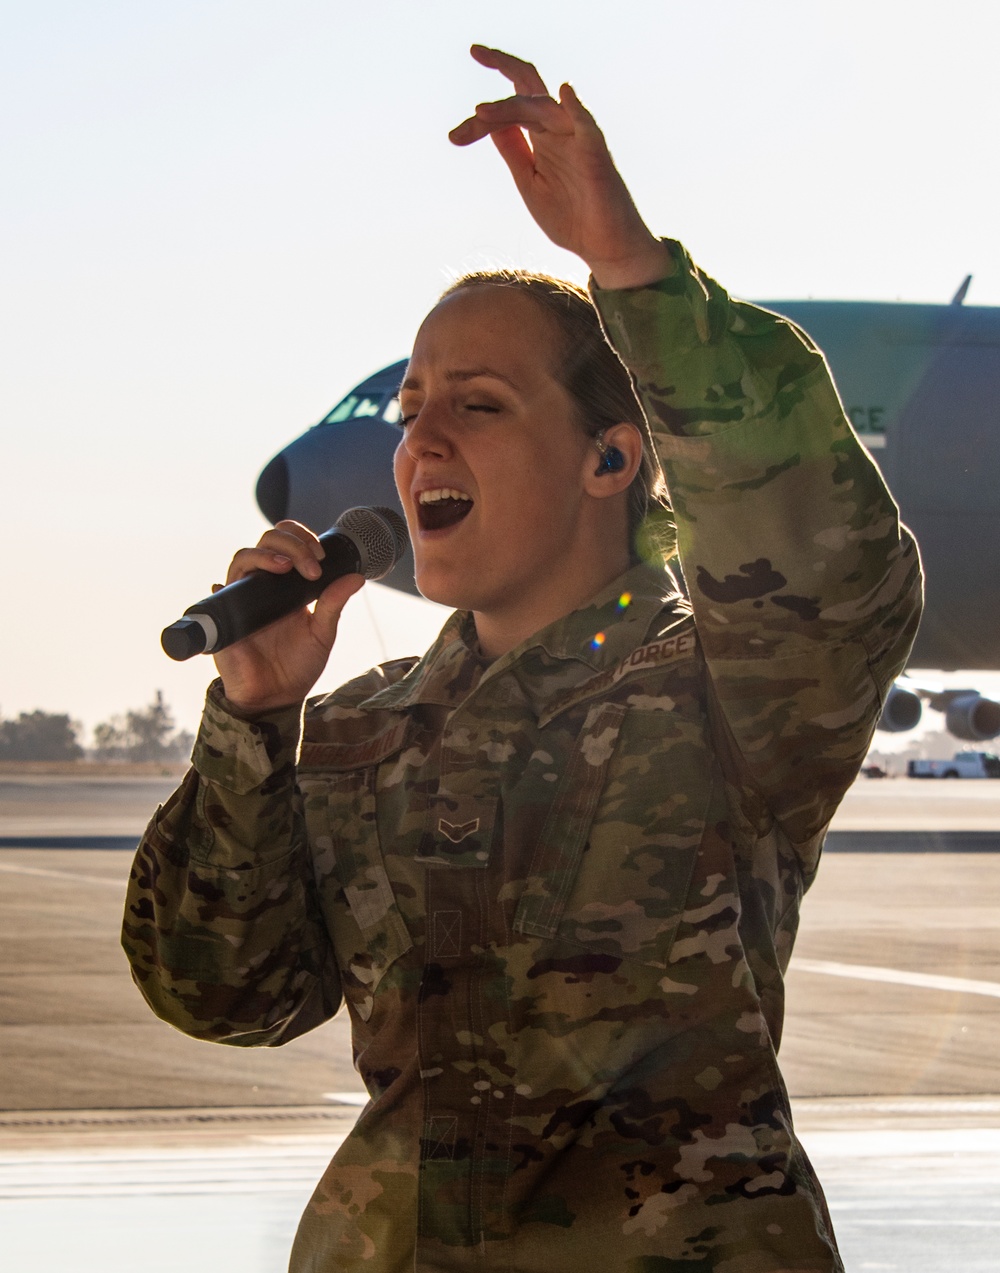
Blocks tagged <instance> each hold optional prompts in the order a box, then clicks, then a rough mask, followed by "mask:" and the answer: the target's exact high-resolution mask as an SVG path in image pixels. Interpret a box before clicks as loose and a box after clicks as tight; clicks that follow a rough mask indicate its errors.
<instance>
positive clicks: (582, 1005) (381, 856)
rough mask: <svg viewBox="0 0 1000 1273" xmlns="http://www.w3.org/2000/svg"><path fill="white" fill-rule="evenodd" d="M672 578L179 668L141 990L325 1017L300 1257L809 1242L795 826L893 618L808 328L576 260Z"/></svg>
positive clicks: (543, 1253) (874, 705) (476, 1262)
mask: <svg viewBox="0 0 1000 1273" xmlns="http://www.w3.org/2000/svg"><path fill="white" fill-rule="evenodd" d="M596 302H597V304H598V306H599V308H600V312H601V314H602V317H603V320H604V322H605V326H606V329H607V332H608V335H609V338H610V339H611V341H612V343H613V344H614V345H615V348H616V349H617V350H618V351H619V353H620V355H621V357H622V359H623V361H625V362H626V364H627V366H628V367H629V369H630V371H631V372H632V374H633V376H634V379H635V383H636V386H637V390H638V392H639V393H640V395H641V398H642V401H643V403H644V406H645V409H646V412H647V414H648V418H649V421H650V424H651V428H652V431H653V434H654V436H655V439H656V445H657V449H658V451H659V454H660V456H661V460H662V463H663V466H664V470H665V473H666V476H667V479H668V484H669V488H670V493H671V497H672V502H673V506H674V509H675V512H676V517H677V524H678V536H679V550H680V558H681V562H682V565H683V568H684V573H685V576H686V578H687V580H688V581H689V586H690V594H691V603H690V605H689V604H688V603H687V602H685V601H684V600H683V599H682V598H680V597H678V596H676V595H673V596H670V595H666V594H667V593H668V591H669V590H668V588H667V579H666V576H665V575H664V574H663V573H662V572H656V571H653V570H651V569H649V568H647V567H645V566H638V567H635V568H634V569H632V570H631V571H630V572H629V573H628V574H626V575H625V576H624V577H622V578H621V579H619V580H617V581H616V582H615V583H614V584H613V585H612V586H611V587H610V588H608V589H607V591H606V592H605V593H604V594H602V595H600V596H598V597H597V598H595V599H594V600H593V602H592V603H591V604H589V605H587V606H585V607H584V608H583V609H581V610H579V611H577V612H575V613H573V614H570V615H568V616H566V617H565V618H563V619H560V620H559V621H558V622H556V623H554V624H552V625H551V626H550V627H548V628H546V629H544V630H543V631H541V632H539V633H538V634H537V635H535V636H534V637H532V638H531V639H530V640H528V641H526V642H525V643H524V644H523V645H522V646H520V647H519V648H518V649H516V650H513V651H511V652H510V653H509V654H506V655H505V656H503V657H502V658H500V659H497V660H496V661H495V662H493V663H492V664H485V663H484V662H483V661H482V660H481V659H480V658H478V657H477V655H476V653H475V649H474V645H473V640H472V638H473V636H474V633H473V629H472V627H471V623H470V619H469V616H467V615H462V614H458V615H455V616H453V617H452V618H451V619H450V620H449V621H448V622H447V624H446V625H445V628H444V630H443V631H442V633H441V635H440V637H439V638H438V640H437V641H436V643H435V644H434V645H433V646H432V648H431V649H430V650H429V651H428V653H427V654H426V655H425V656H424V657H423V658H422V659H421V660H419V661H418V662H417V661H413V660H406V661H401V662H395V663H391V664H388V665H386V666H384V667H382V668H379V669H376V670H374V671H372V672H370V673H369V674H368V675H367V676H364V677H362V678H360V679H359V680H356V681H354V682H352V683H350V684H349V685H347V686H345V687H344V688H343V689H341V690H339V691H337V692H336V693H334V694H331V695H329V696H327V697H325V698H320V699H317V700H314V701H312V702H311V703H310V704H309V706H308V708H307V711H306V714H305V725H304V734H303V740H302V743H301V752H300V754H298V755H297V750H298V748H299V721H298V713H297V712H296V711H295V710H294V709H290V710H285V711H283V712H281V711H279V712H275V713H272V714H270V715H268V716H265V717H258V718H256V719H254V720H252V721H249V720H247V721H245V720H241V719H238V717H237V715H236V714H234V713H233V712H232V711H230V710H228V708H227V704H226V701H225V700H224V698H222V696H221V694H220V691H219V689H218V688H217V687H216V688H215V689H213V690H212V691H211V692H210V694H209V699H208V706H207V711H206V715H205V719H204V723H203V726H202V730H201V734H200V737H199V739H198V742H197V745H196V748H195V755H194V769H193V771H192V772H191V773H190V774H189V775H188V778H187V779H186V780H185V782H184V784H183V786H182V787H181V788H180V790H179V792H178V793H177V794H176V795H175V796H174V797H173V798H172V800H171V801H170V802H169V803H168V804H167V805H166V806H165V807H164V808H163V809H162V810H160V811H158V813H157V816H156V817H155V818H154V820H153V822H152V824H151V825H150V828H149V830H148V831H147V833H146V836H145V838H144V840H143V843H142V844H141V846H140V849H139V852H138V856H137V858H136V862H135V867H134V871H133V876H132V883H131V890H130V894H129V899H128V903H127V911H126V920H125V938H124V941H125V945H126V948H127V950H128V953H129V956H130V959H131V962H132V967H133V970H134V975H135V978H136V980H137V982H138V984H139V986H140V987H141V989H142V991H143V993H144V994H145V995H146V997H147V999H148V1000H149V1002H150V1004H151V1005H152V1007H153V1008H154V1010H155V1011H156V1012H157V1013H159V1014H160V1015H161V1016H163V1017H165V1018H166V1019H167V1020H169V1021H171V1022H172V1023H173V1024H174V1025H176V1026H179V1027H180V1028H181V1029H183V1030H185V1031H187V1032H188V1033H190V1034H193V1035H195V1036H197V1037H200V1038H204V1039H211V1040H217V1041H220V1042H224V1043H230V1044H236V1045H256V1044H265V1045H270V1044H279V1043H283V1042H285V1041H287V1040H288V1039H291V1038H294V1037H295V1036H297V1035H299V1034H301V1033H302V1032H304V1031H306V1030H308V1029H310V1028H311V1027H313V1026H315V1025H317V1024H318V1023H320V1022H322V1021H324V1020H325V1019H327V1018H328V1017H329V1016H330V1015H331V1014H332V1013H334V1012H335V1011H336V1010H337V1008H338V1006H339V1004H340V1003H341V997H342V996H343V999H344V1000H346V1003H347V1008H348V1011H349V1012H350V1015H351V1024H352V1028H353V1037H354V1049H355V1057H356V1064H357V1067H358V1069H359V1071H360V1073H361V1075H362V1077H363V1079H364V1082H365V1084H366V1086H367V1088H368V1091H369V1092H370V1094H371V1101H370V1103H369V1105H368V1106H367V1107H366V1108H365V1110H364V1111H363V1112H362V1114H361V1116H360V1119H359V1121H358V1123H357V1126H356V1129H355V1130H354V1131H353V1132H352V1134H351V1135H349V1136H348V1138H347V1139H346V1141H345V1143H344V1144H343V1146H342V1147H341V1148H340V1149H339V1150H338V1152H337V1154H336V1156H335V1158H334V1160H333V1162H332V1163H331V1165H330V1167H329V1169H328V1170H327V1172H326V1173H325V1175H324V1176H323V1178H322V1180H321V1181H320V1183H319V1185H318V1187H317V1190H316V1192H315V1194H314V1196H313V1198H312V1200H311V1202H310V1204H309V1206H308V1209H307V1211H306V1214H305V1216H304V1217H303V1220H302V1224H301V1226H300V1229H299V1233H298V1237H297V1239H296V1243H295V1247H294V1250H293V1254H292V1269H293V1270H295V1271H296V1273H329V1271H331V1270H337V1269H340V1270H364V1269H371V1270H374V1271H377V1273H397V1271H399V1273H401V1271H402V1270H413V1269H416V1270H419V1271H420V1273H430V1271H432V1270H433V1271H435V1273H441V1271H443V1270H473V1269H476V1270H480V1269H483V1270H485V1269H495V1270H504V1271H505V1273H561V1271H563V1270H565V1271H566V1273H569V1271H570V1270H572V1271H573V1273H577V1271H578V1270H579V1269H581V1268H596V1269H601V1270H621V1271H622V1273H680V1271H681V1270H688V1269H704V1270H709V1269H711V1270H713V1271H714V1273H776V1271H778V1270H797V1271H799V1273H803V1271H806V1270H808V1271H809V1273H818V1271H819V1270H837V1269H840V1268H841V1265H840V1261H839V1258H838V1256H837V1254H836V1247H835V1243H834V1239H833V1236H832V1233H831V1231H830V1227H829V1220H828V1217H827V1214H826V1209H825V1205H824V1203H823V1199H822V1194H821V1192H820V1189H819V1186H818V1184H817V1182H816V1180H815V1177H814V1175H813V1173H812V1169H811V1167H810V1165H809V1163H808V1161H807V1159H806V1157H805V1156H804V1154H803V1152H802V1150H801V1147H800V1146H799V1144H798V1142H797V1141H796V1139H795V1136H794V1134H793V1131H792V1126H791V1119H790V1115H789V1107H788V1099H787V1095H786V1093H785V1089H784V1086H783V1084H782V1081H781V1078H780V1076H779V1073H778V1070H777V1066H776V1061H775V1054H776V1051H777V1047H778V1042H779V1039H780V1035H781V1025H782V1006H783V993H782V973H783V970H784V969H785V967H786V965H787V962H788V958H789V954H790V952H791V947H792V941H793V938H794V934H795V929H796V922H797V915H798V908H799V902H800V899H801V897H802V894H803V891H804V890H805V889H806V888H807V887H808V885H809V882H810V880H811V879H812V876H813V873H814V871H815V869H816V865H817V860H818V857H819V853H820V847H821V843H822V839H823V835H824V830H825V828H826V826H827V824H828V822H829V820H830V817H831V815H832V814H833V811H834V809H835V808H836V805H837V803H838V801H839V800H840V798H841V796H842V795H843V793H844V791H845V789H846V788H847V786H848V785H849V783H850V782H851V781H852V779H853V778H854V776H855V773H856V771H857V769H858V766H859V764H860V762H861V760H862V757H863V756H864V754H865V750H866V748H867V745H868V742H869V739H870V736H871V732H872V730H873V728H874V725H875V722H876V720H877V718H878V715H879V711H880V704H881V699H882V696H883V694H884V692H885V689H886V687H887V686H888V685H889V684H890V683H891V681H892V679H893V678H894V677H895V675H896V674H897V673H898V671H899V670H900V667H901V665H902V663H903V661H904V659H905V656H906V652H907V650H908V647H909V643H910V641H911V639H912V635H913V632H914V628H915V625H916V618H917V613H918V610H919V598H920V576H919V564H918V559H917V554H916V550H915V547H914V544H913V542H912V540H911V539H910V537H909V536H908V535H907V533H906V532H905V531H901V529H900V526H899V523H898V518H897V513H896V508H895V506H894V505H893V502H892V500H891V498H890V497H889V495H888V493H887V491H886V489H885V486H884V485H883V483H882V480H881V478H880V477H879V474H878V472H877V470H876V468H875V466H874V465H873V464H872V462H871V460H870V459H869V457H868V455H867V453H866V452H865V451H864V450H863V448H862V447H861V446H860V445H859V443H858V442H857V439H856V438H855V437H854V436H853V434H852V432H851V429H850V427H849V425H848V424H847V422H846V420H845V418H844V414H843V411H842V409H841V406H840V403H839V401H838V398H837V395H836V392H835V390H834V389H833V387H832V384H831V382H830V378H829V374H828V372H827V369H826V366H825V364H824V362H823V359H822V357H821V355H820V354H818V353H817V351H816V350H815V349H814V348H813V347H812V345H811V344H810V342H809V341H808V339H807V338H805V337H804V336H803V335H802V333H800V332H798V331H797V330H796V329H794V328H793V327H792V326H791V325H790V324H789V323H787V322H786V321H784V320H782V319H779V318H776V317H775V316H774V315H770V314H767V313H765V312H763V311H761V310H758V309H755V308H753V307H751V306H748V305H743V304H738V303H735V302H733V301H731V300H730V299H729V298H728V297H727V296H726V294H725V293H724V292H723V291H722V289H721V288H719V287H718V285H717V284H715V283H713V282H712V281H711V280H709V279H707V278H705V277H704V276H703V275H702V274H700V273H699V272H698V271H697V269H696V268H695V267H694V266H693V265H691V263H690V261H689V260H688V259H687V258H686V257H683V256H682V258H681V266H680V268H679V270H678V271H677V273H675V274H674V275H673V276H672V277H670V278H668V279H666V280H664V281H663V282H662V283H660V284H658V285H656V286H654V287H650V288H646V289H640V290H637V291H634V292H597V293H596Z"/></svg>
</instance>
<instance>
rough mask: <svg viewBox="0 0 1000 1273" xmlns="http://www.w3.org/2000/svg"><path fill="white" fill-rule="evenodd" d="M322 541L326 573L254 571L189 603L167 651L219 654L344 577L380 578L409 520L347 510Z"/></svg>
mask: <svg viewBox="0 0 1000 1273" xmlns="http://www.w3.org/2000/svg"><path fill="white" fill-rule="evenodd" d="M319 542H320V543H321V544H322V545H323V548H324V549H325V550H326V556H325V557H324V558H323V560H322V561H321V562H320V563H319V565H320V567H321V569H322V572H323V573H322V574H321V575H320V577H319V578H318V579H306V578H305V577H304V576H302V575H300V574H299V572H298V571H297V570H292V571H290V572H289V573H288V574H287V575H272V574H270V573H269V572H268V571H266V570H254V571H252V572H251V573H250V574H249V575H245V576H244V577H243V578H242V579H237V580H236V582H235V583H231V584H227V585H226V587H225V588H220V589H219V591H218V592H214V593H213V594H212V595H211V596H210V597H205V598H204V600H202V601H198V602H196V603H195V604H194V605H193V606H188V608H187V609H186V610H185V611H184V614H183V616H182V617H181V618H180V619H178V620H177V622H176V623H172V624H171V625H170V627H169V628H164V629H163V632H162V634H161V636H160V644H161V645H162V646H163V649H164V652H165V653H166V654H168V655H169V656H170V658H172V659H175V660H177V662H182V661H183V660H184V659H190V658H193V657H194V655H196V654H215V653H216V651H218V650H224V649H225V648H226V646H227V645H232V644H233V642H234V641H240V640H242V639H243V637H246V636H249V635H250V634H251V632H258V631H259V630H260V629H261V628H266V627H267V625H268V624H269V623H275V622H277V620H278V619H283V618H284V617H285V615H288V614H292V613H294V611H296V610H298V609H300V608H301V607H302V606H304V605H308V604H309V602H310V601H315V600H316V598H317V597H318V596H319V595H320V593H321V592H322V591H323V589H324V588H326V587H327V586H328V585H329V584H331V583H333V581H334V580H335V579H340V578H341V576H343V575H364V577H365V578H366V579H382V578H384V577H385V576H386V575H387V574H388V573H389V571H390V570H391V569H392V568H393V566H394V565H395V564H396V562H397V561H399V559H400V558H401V557H402V555H403V553H405V552H406V549H407V546H408V545H409V542H410V541H409V538H408V536H407V533H406V523H405V522H404V521H403V519H402V517H400V515H399V514H398V513H397V512H396V511H395V510H394V509H391V508H349V509H348V510H347V512H346V513H343V514H342V515H341V516H340V518H339V520H338V521H337V523H336V525H335V526H334V527H333V528H332V529H331V530H328V531H326V532H325V534H322V535H320V537H319Z"/></svg>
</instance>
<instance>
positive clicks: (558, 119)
mask: <svg viewBox="0 0 1000 1273" xmlns="http://www.w3.org/2000/svg"><path fill="white" fill-rule="evenodd" d="M503 128H524V129H526V130H527V131H528V132H530V133H553V134H556V135H558V136H562V137H571V136H572V135H573V132H574V127H573V121H572V120H571V119H570V117H569V115H568V114H567V112H566V111H565V110H564V109H563V107H562V106H561V105H560V104H559V103H558V102H555V101H553V100H552V98H551V97H525V96H522V95H520V94H518V96H516V97H507V98H504V100H503V101H499V102H480V104H479V105H478V106H477V107H476V113H475V115H473V116H471V117H470V118H469V119H466V120H463V121H462V123H461V124H459V125H458V127H457V128H453V129H452V130H451V132H450V133H449V134H448V137H449V139H450V140H451V141H452V142H454V144H455V145H456V146H469V145H471V144H472V143H473V142H476V141H479V140H481V138H483V137H486V136H488V135H489V134H490V133H493V134H496V133H497V132H498V131H499V130H501V129H503Z"/></svg>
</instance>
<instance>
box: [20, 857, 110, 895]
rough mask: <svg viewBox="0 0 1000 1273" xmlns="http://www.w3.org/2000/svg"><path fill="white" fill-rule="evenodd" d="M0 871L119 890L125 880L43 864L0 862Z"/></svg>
mask: <svg viewBox="0 0 1000 1273" xmlns="http://www.w3.org/2000/svg"><path fill="white" fill-rule="evenodd" d="M0 871H7V872H9V873H10V874H11V875H44V876H46V877H47V878H49V879H53V880H76V881H77V882H79V883H83V884H106V885H107V886H108V887H109V888H116V889H118V890H119V892H120V891H121V890H122V889H124V887H125V885H126V884H127V882H128V881H127V880H125V879H120V880H109V879H108V877H107V876H106V875H79V874H77V872H76V871H47V870H46V869H45V867H44V866H14V865H12V864H11V863H9V862H0Z"/></svg>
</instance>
